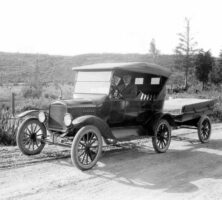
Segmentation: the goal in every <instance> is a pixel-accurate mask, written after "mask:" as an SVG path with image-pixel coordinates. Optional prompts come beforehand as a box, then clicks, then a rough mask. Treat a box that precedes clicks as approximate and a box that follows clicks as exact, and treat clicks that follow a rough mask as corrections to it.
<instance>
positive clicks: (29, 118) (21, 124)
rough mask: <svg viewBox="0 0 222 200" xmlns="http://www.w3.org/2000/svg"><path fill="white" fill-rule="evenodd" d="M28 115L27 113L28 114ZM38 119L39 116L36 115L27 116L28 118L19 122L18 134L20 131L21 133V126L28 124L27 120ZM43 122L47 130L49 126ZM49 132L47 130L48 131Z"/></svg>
mask: <svg viewBox="0 0 222 200" xmlns="http://www.w3.org/2000/svg"><path fill="white" fill-rule="evenodd" d="M26 116H27V115H26ZM33 119H34V120H38V118H37V117H35V116H31V117H28V118H26V119H24V120H23V121H21V123H20V124H19V127H18V129H17V133H16V134H17V135H18V133H19V131H20V130H21V128H22V127H23V126H24V125H25V124H26V122H27V121H29V120H33ZM42 124H43V126H44V128H45V130H47V127H46V125H45V124H44V123H42ZM46 132H47V131H46Z"/></svg>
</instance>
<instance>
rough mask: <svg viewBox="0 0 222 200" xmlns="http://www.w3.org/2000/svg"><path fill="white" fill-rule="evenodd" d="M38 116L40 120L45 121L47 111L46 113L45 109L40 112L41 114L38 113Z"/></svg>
mask: <svg viewBox="0 0 222 200" xmlns="http://www.w3.org/2000/svg"><path fill="white" fill-rule="evenodd" d="M38 118H39V121H40V122H41V123H43V122H45V120H46V115H45V113H44V112H43V111H40V112H39V115H38Z"/></svg>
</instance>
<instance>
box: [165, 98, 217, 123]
mask: <svg viewBox="0 0 222 200" xmlns="http://www.w3.org/2000/svg"><path fill="white" fill-rule="evenodd" d="M215 102H216V100H212V99H195V98H177V99H169V100H166V101H165V103H164V108H163V112H165V113H170V114H171V115H172V116H173V117H174V120H175V121H177V122H184V121H189V120H192V119H195V118H198V117H200V116H201V115H203V114H210V113H211V112H212V111H213V108H214V105H215Z"/></svg>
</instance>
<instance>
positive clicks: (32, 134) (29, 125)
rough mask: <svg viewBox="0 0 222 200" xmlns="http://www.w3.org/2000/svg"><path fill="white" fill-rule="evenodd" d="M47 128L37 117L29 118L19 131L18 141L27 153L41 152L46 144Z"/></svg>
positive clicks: (24, 152) (22, 149)
mask: <svg viewBox="0 0 222 200" xmlns="http://www.w3.org/2000/svg"><path fill="white" fill-rule="evenodd" d="M46 134H47V133H46V128H45V126H44V125H43V124H42V123H40V122H39V121H38V120H37V119H27V120H26V121H24V122H23V123H22V124H21V125H20V127H19V129H18V132H17V137H16V142H17V145H18V147H19V149H20V150H21V152H22V153H23V154H25V155H35V154H39V153H40V152H41V151H42V149H43V148H44V146H45V142H44V139H45V138H46Z"/></svg>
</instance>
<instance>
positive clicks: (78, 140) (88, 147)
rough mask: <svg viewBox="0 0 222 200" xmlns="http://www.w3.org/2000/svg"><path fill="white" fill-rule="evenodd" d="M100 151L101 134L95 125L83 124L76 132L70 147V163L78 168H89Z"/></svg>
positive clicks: (97, 157)
mask: <svg viewBox="0 0 222 200" xmlns="http://www.w3.org/2000/svg"><path fill="white" fill-rule="evenodd" d="M101 152H102V136H101V133H100V131H99V129H98V128H96V127H95V126H84V127H82V128H81V129H80V130H79V131H78V132H77V134H76V136H75V138H74V140H73V143H72V147H71V160H72V163H73V164H74V165H75V166H76V167H77V168H79V169H80V170H88V169H91V168H92V167H93V166H95V164H96V163H97V161H98V159H99V157H100V155H101Z"/></svg>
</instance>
